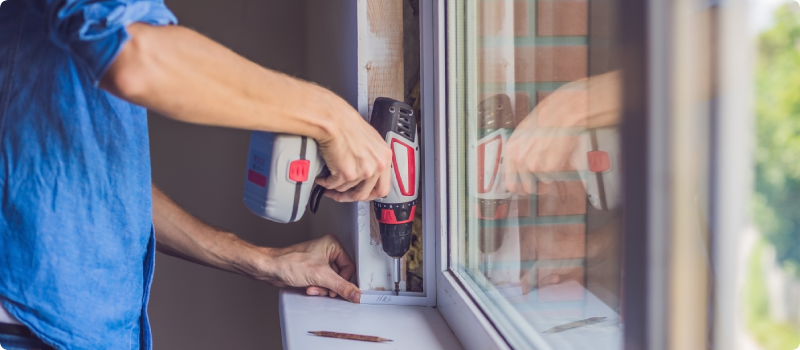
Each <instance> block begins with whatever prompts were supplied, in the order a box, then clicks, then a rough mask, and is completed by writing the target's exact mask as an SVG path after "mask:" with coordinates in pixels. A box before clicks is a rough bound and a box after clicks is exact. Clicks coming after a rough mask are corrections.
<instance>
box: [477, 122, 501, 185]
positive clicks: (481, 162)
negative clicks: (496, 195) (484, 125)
mask: <svg viewBox="0 0 800 350" xmlns="http://www.w3.org/2000/svg"><path fill="white" fill-rule="evenodd" d="M495 140H499V142H500V146H498V147H497V156H496V159H495V162H494V169H493V170H492V181H491V182H489V187H484V184H485V182H484V180H485V178H484V169H483V165H484V164H485V161H486V157H485V153H486V145H488V144H490V143H492V142H494V141H495ZM502 154H503V137H502V136H501V135H497V136H495V137H493V138H491V139H489V140H488V141H486V142H484V143H481V144H480V145H478V193H487V192H489V191H491V190H492V187H494V181H495V179H497V173H498V170H500V157H501V155H502Z"/></svg>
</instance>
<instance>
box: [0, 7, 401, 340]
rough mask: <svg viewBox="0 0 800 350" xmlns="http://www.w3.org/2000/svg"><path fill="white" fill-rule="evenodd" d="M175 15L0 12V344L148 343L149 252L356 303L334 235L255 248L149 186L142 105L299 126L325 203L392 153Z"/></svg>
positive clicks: (254, 123)
mask: <svg viewBox="0 0 800 350" xmlns="http://www.w3.org/2000/svg"><path fill="white" fill-rule="evenodd" d="M176 22H177V21H176V18H175V17H174V16H173V14H172V13H171V12H170V11H169V10H168V9H167V8H166V7H165V6H164V4H163V3H162V2H161V0H92V1H87V0H8V1H6V2H4V3H3V4H2V7H0V305H2V308H0V310H2V311H0V343H2V344H3V346H4V347H5V348H6V349H8V348H11V349H16V348H26V349H27V348H48V347H49V346H52V347H54V348H58V349H67V348H69V349H97V348H110V349H134V348H144V349H149V348H151V337H150V329H149V324H148V321H147V312H146V308H147V299H148V293H149V289H150V280H151V277H152V272H153V259H154V254H155V252H154V250H155V248H156V247H157V249H158V250H159V251H161V252H164V253H166V254H170V255H173V256H177V257H181V258H184V259H187V260H190V261H194V262H197V263H200V264H203V265H207V266H211V267H215V268H219V269H222V270H226V271H231V272H235V273H239V274H243V275H246V276H250V277H252V278H255V279H259V280H263V281H267V282H269V283H272V284H274V285H276V286H295V287H307V289H306V291H307V293H308V294H310V295H330V296H332V297H335V296H337V295H341V296H342V297H343V298H345V299H347V300H349V301H352V302H359V300H360V291H359V290H358V288H357V287H356V286H355V285H353V284H352V283H350V282H348V280H349V279H350V277H351V276H352V275H353V273H354V271H355V268H354V266H353V262H352V261H351V259H350V258H349V257H348V256H347V254H346V253H345V252H344V250H342V247H341V245H340V244H339V243H338V242H337V241H336V239H335V238H333V237H332V236H328V237H324V238H321V239H317V240H313V241H310V242H305V243H302V244H298V245H295V246H292V247H289V248H285V249H273V248H265V247H256V246H253V245H250V244H248V243H246V242H243V241H241V240H240V239H238V238H237V237H236V236H235V235H233V234H231V233H226V232H221V231H219V230H217V229H214V228H212V227H209V226H207V225H205V224H203V223H202V222H200V221H199V220H197V219H195V218H194V217H192V216H191V215H189V214H188V213H186V212H185V211H183V210H182V209H181V208H179V207H178V206H177V205H176V204H175V203H173V202H172V201H171V200H169V198H167V197H166V196H165V195H164V194H163V193H161V191H159V190H158V188H156V187H155V186H152V185H151V183H150V160H149V149H148V139H147V124H146V122H147V120H146V115H145V108H149V109H152V110H155V111H157V112H159V113H160V114H162V115H165V116H167V117H170V118H173V119H176V120H181V121H185V122H189V123H197V124H204V125H216V126H223V127H232V128H241V129H253V130H264V131H272V132H282V133H291V134H299V135H305V136H309V137H312V138H314V139H316V140H317V141H318V142H319V144H320V148H321V150H322V154H323V157H324V158H325V160H326V162H327V165H328V167H329V169H330V170H331V175H330V176H329V177H327V178H324V179H317V182H318V183H319V184H321V185H323V186H324V187H326V188H327V189H328V193H327V195H328V196H329V197H331V198H333V199H335V200H338V201H355V200H371V199H374V198H377V197H382V196H385V195H386V194H387V193H388V190H389V177H388V176H389V173H388V171H389V167H388V163H389V161H390V159H391V151H390V150H389V148H388V147H387V146H386V144H385V143H384V142H383V140H382V139H381V137H380V136H379V135H378V134H377V132H376V131H375V130H374V129H372V127H371V126H370V125H369V124H367V123H366V122H364V121H363V120H362V119H361V117H360V115H359V114H358V113H357V112H356V111H355V110H353V109H352V108H351V107H350V106H349V105H348V104H347V103H346V102H345V101H344V100H342V99H341V98H339V97H338V96H336V95H334V94H333V93H331V92H330V91H328V90H325V89H323V88H321V87H318V86H315V85H313V84H309V83H306V82H302V81H299V80H297V79H293V78H290V77H287V76H285V75H282V74H279V73H276V72H273V71H269V70H266V69H263V68H261V67H259V66H257V65H256V64H253V63H251V62H249V61H247V60H245V59H244V58H242V57H240V56H238V55H236V54H234V53H233V52H231V51H229V50H227V49H225V48H224V47H222V46H220V45H218V44H216V43H214V42H212V41H211V40H209V39H207V38H205V37H203V36H201V35H199V34H197V33H195V32H193V31H191V30H189V29H186V28H182V27H179V26H177V25H175V24H176ZM143 107H144V108H143ZM154 232H155V233H154ZM156 243H157V244H156ZM3 333H5V334H3Z"/></svg>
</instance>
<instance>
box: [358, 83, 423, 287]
mask: <svg viewBox="0 0 800 350" xmlns="http://www.w3.org/2000/svg"><path fill="white" fill-rule="evenodd" d="M369 123H370V125H372V127H374V128H375V130H377V131H378V133H379V134H380V135H381V136H383V139H384V140H385V141H386V143H387V144H388V145H389V147H390V148H391V150H392V163H391V175H392V176H391V184H392V185H391V189H390V190H389V195H387V196H386V197H383V198H378V199H376V200H374V201H372V207H373V210H374V211H375V217H376V218H377V220H378V226H379V227H380V231H381V245H382V247H383V251H384V252H386V254H387V255H389V256H390V257H392V280H393V281H394V293H395V294H399V292H400V280H401V267H400V258H402V257H403V256H404V255H405V254H406V253H407V252H408V249H409V247H410V246H411V227H412V226H413V224H412V221H413V220H414V212H415V211H416V208H417V197H418V195H419V175H420V174H419V172H418V171H417V169H419V132H418V131H417V117H416V116H415V115H414V110H413V109H412V108H411V106H409V105H407V104H405V103H402V102H399V101H395V100H392V99H389V98H384V97H379V98H377V99H375V103H374V105H373V107H372V117H371V118H370V121H369Z"/></svg>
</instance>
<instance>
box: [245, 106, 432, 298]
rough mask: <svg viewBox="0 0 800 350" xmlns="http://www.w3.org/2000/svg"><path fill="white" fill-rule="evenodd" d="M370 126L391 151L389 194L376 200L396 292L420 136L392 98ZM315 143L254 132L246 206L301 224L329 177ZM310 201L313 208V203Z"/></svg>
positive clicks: (376, 110)
mask: <svg viewBox="0 0 800 350" xmlns="http://www.w3.org/2000/svg"><path fill="white" fill-rule="evenodd" d="M370 125H372V126H373V127H374V128H375V129H376V130H377V131H378V134H380V135H381V136H382V137H383V139H384V140H386V144H388V145H389V147H390V148H391V150H392V163H391V172H392V177H391V189H390V191H389V195H387V196H386V197H384V198H379V199H376V200H374V201H373V209H374V210H375V216H376V217H377V220H378V223H379V226H380V231H381V232H380V234H381V244H382V246H383V251H384V252H386V254H387V255H389V256H390V257H392V260H393V268H392V277H393V279H394V282H395V293H398V292H399V291H398V286H399V283H400V280H401V277H402V276H400V273H401V267H400V258H402V257H403V256H404V255H405V254H406V253H407V252H408V249H409V247H410V246H411V227H412V221H413V220H414V214H415V211H416V205H417V197H418V196H419V171H417V169H419V131H418V130H417V125H418V122H417V117H416V116H415V115H414V112H413V109H412V108H411V106H409V105H407V104H405V103H402V102H399V101H395V100H392V99H389V98H384V97H379V98H377V99H376V100H375V103H374V104H373V108H372V116H371V118H370ZM326 172H327V167H326V166H325V161H324V160H323V159H322V157H321V156H320V154H319V147H318V145H317V142H316V141H314V140H313V139H311V138H308V137H305V136H297V135H288V134H273V133H268V132H260V131H254V132H253V133H252V135H251V136H250V152H249V155H248V161H247V171H246V173H245V185H244V203H245V205H247V207H248V208H250V210H251V211H252V212H253V213H255V214H256V215H258V216H260V217H263V218H265V219H268V220H272V221H276V222H281V223H287V222H295V221H297V220H300V218H302V217H303V214H304V213H305V208H306V205H308V206H309V208H310V209H311V211H312V212H316V210H317V207H318V205H319V200H320V198H321V197H322V195H323V194H324V191H325V189H324V188H322V187H321V186H316V187H315V185H314V179H315V178H316V177H318V176H327V175H326V174H325V173H326ZM309 200H310V203H309Z"/></svg>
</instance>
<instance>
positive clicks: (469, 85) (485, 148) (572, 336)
mask: <svg viewBox="0 0 800 350" xmlns="http://www.w3.org/2000/svg"><path fill="white" fill-rule="evenodd" d="M450 8H451V9H452V11H453V13H451V17H450V18H451V20H454V22H455V23H456V25H455V26H456V27H455V28H454V29H455V30H454V31H451V32H452V33H454V35H453V36H451V41H452V42H451V43H452V45H451V56H450V60H451V62H450V67H451V70H454V71H455V72H454V73H452V72H451V74H452V75H451V82H450V83H451V89H450V91H451V94H450V96H449V98H450V102H451V114H450V115H451V119H450V133H451V134H450V135H451V137H450V148H449V151H450V156H451V163H450V172H451V176H453V178H452V179H451V181H454V182H455V183H456V184H457V185H456V186H454V187H453V190H452V192H451V198H450V200H451V208H453V209H452V210H454V211H453V213H452V217H453V218H456V219H455V220H453V222H452V223H451V224H452V225H453V226H452V227H451V231H450V232H452V233H453V234H452V235H451V240H452V241H451V250H450V252H451V256H450V268H451V269H452V270H453V271H454V272H455V273H456V275H457V276H459V277H460V278H461V280H462V282H463V284H464V285H465V286H466V288H467V290H468V291H470V292H471V293H472V294H473V295H474V296H475V297H476V299H477V301H478V303H479V304H481V307H482V308H483V310H484V311H485V312H486V313H487V314H488V316H489V317H490V318H491V319H492V321H493V322H494V323H495V324H496V325H497V326H498V328H499V329H501V331H502V332H503V334H504V336H505V337H506V338H507V340H509V341H510V342H511V343H512V345H514V346H515V347H520V348H523V347H531V346H537V347H541V348H546V347H547V346H549V347H552V348H555V349H572V348H576V349H588V348H591V349H616V348H621V334H622V332H621V326H620V317H619V313H620V305H621V303H620V298H621V288H620V285H621V282H622V281H621V267H620V262H621V255H620V254H621V250H620V243H621V227H620V221H621V200H622V191H621V187H620V176H621V169H620V158H621V154H620V146H619V144H620V137H619V130H618V127H617V126H618V124H619V119H620V103H621V101H620V98H621V89H622V87H621V80H620V73H619V71H618V70H617V69H618V67H617V66H616V64H617V62H616V60H615V58H614V57H615V53H616V52H615V49H614V42H615V38H614V37H613V35H612V34H613V33H614V32H615V29H614V24H615V19H614V18H613V17H614V13H613V11H612V9H614V8H615V6H614V3H613V1H612V0H594V1H591V2H590V1H586V0H537V1H533V0H530V1H529V0H524V1H519V0H515V1H505V0H492V1H477V0H469V1H458V2H451V7H450ZM453 49H454V50H453ZM453 174H454V175H453Z"/></svg>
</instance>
